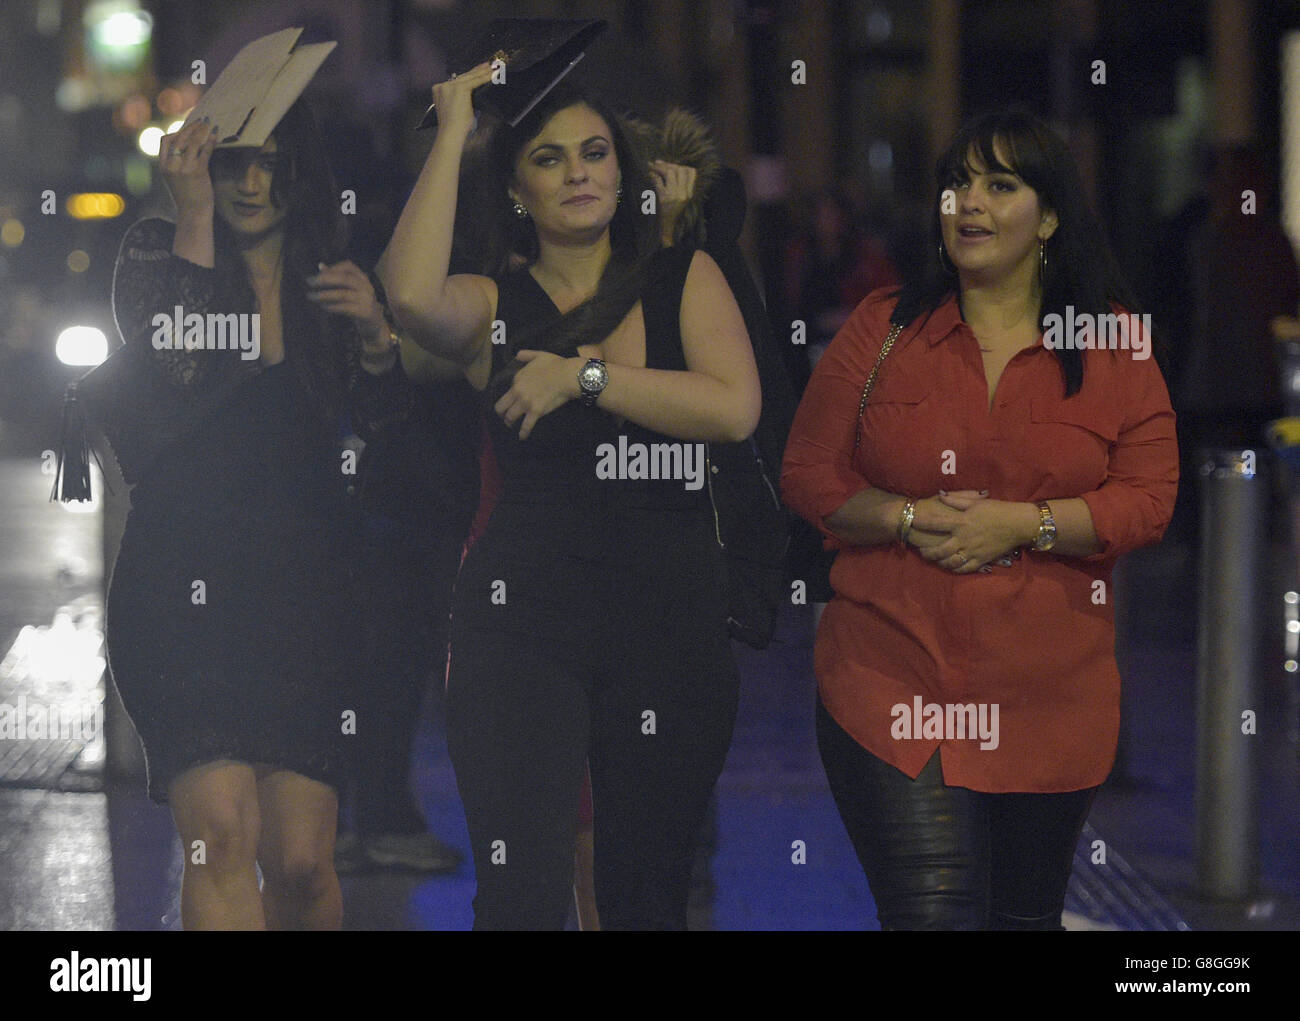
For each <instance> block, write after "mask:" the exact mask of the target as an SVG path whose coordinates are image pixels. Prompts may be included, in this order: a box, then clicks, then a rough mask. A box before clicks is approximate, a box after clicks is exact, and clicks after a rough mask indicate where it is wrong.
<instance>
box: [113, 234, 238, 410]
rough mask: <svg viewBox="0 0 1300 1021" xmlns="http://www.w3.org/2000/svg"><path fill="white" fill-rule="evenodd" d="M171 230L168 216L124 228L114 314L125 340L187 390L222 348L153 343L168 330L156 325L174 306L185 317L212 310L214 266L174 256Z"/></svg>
mask: <svg viewBox="0 0 1300 1021" xmlns="http://www.w3.org/2000/svg"><path fill="white" fill-rule="evenodd" d="M175 229H176V228H175V226H174V225H173V224H171V223H168V222H167V221H166V220H161V219H147V220H141V221H139V222H138V223H136V224H133V225H132V226H131V228H130V229H129V230H127V232H126V236H125V237H124V238H123V239H122V247H121V249H120V250H119V252H118V256H117V264H116V266H115V267H114V269H113V318H114V320H115V321H116V323H117V329H118V332H119V333H120V334H121V335H122V342H123V343H124V344H133V345H137V346H140V347H143V348H144V349H146V350H148V351H149V352H150V353H151V354H152V355H153V356H154V358H155V359H156V361H157V363H158V365H159V366H160V367H161V368H162V370H163V372H164V374H165V375H166V377H167V379H168V380H170V381H171V382H172V383H173V384H174V385H175V386H178V387H186V388H190V387H195V386H198V385H201V384H202V383H203V382H204V381H205V380H206V379H207V377H208V375H209V374H210V372H211V370H212V367H213V365H214V364H215V362H216V361H217V360H218V359H217V358H214V357H213V355H214V354H215V355H221V354H225V352H211V351H203V350H193V351H186V350H184V349H181V350H173V349H171V348H170V346H168V347H160V346H159V345H155V344H154V342H153V338H154V336H155V335H157V334H159V333H160V331H164V330H165V332H166V335H168V336H170V334H171V331H170V330H169V329H166V328H165V327H164V326H161V325H158V324H156V323H155V319H156V317H158V316H159V315H166V316H167V317H168V322H170V321H171V319H172V318H173V317H174V316H175V311H176V308H177V306H179V307H180V308H181V309H183V314H184V315H187V316H188V315H190V314H191V313H198V314H200V315H206V314H207V313H208V312H210V311H213V307H212V306H213V300H214V295H215V291H216V276H215V270H212V269H210V268H207V267H204V266H198V265H195V264H194V263H192V262H189V261H188V260H186V259H182V258H181V257H180V256H177V255H173V254H172V238H173V235H174V233H175Z"/></svg>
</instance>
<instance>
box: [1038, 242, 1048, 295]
mask: <svg viewBox="0 0 1300 1021" xmlns="http://www.w3.org/2000/svg"><path fill="white" fill-rule="evenodd" d="M1038 286H1039V287H1046V286H1047V242H1046V241H1045V240H1044V239H1043V238H1039V239H1038Z"/></svg>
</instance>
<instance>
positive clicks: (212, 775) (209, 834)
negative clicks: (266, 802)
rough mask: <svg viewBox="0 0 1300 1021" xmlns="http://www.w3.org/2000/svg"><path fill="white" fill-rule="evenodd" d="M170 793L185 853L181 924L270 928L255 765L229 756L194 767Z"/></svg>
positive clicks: (187, 927)
mask: <svg viewBox="0 0 1300 1021" xmlns="http://www.w3.org/2000/svg"><path fill="white" fill-rule="evenodd" d="M168 797H169V798H170V800H171V807H172V818H173V819H175V821H176V830H177V832H178V833H179V834H180V839H181V851H182V853H183V855H184V858H185V872H184V874H183V876H182V879H181V925H182V927H183V928H185V929H265V928H266V916H265V915H264V914H263V911H262V897H261V895H260V893H259V892H258V889H257V867H256V857H257V842H258V829H259V825H260V820H259V815H258V808H257V779H256V777H255V776H254V773H253V768H252V766H250V765H247V764H246V763H242V762H233V761H231V760H229V759H222V760H219V761H217V762H207V763H204V764H202V765H199V766H195V767H194V768H193V769H188V770H186V771H185V772H184V773H182V774H181V775H180V776H178V777H177V778H176V779H175V780H173V781H172V784H171V787H170V789H169V790H168Z"/></svg>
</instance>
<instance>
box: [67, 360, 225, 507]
mask: <svg viewBox="0 0 1300 1021" xmlns="http://www.w3.org/2000/svg"><path fill="white" fill-rule="evenodd" d="M223 368H226V369H227V370H228V371H225V372H223V373H221V374H220V375H219V376H218V377H217V378H215V379H210V380H208V381H206V384H204V385H201V386H199V387H196V388H193V389H189V388H180V387H177V386H175V385H173V384H172V383H171V382H169V381H168V380H167V378H166V376H165V375H164V374H163V372H162V369H161V368H160V366H159V365H158V364H157V363H156V362H155V361H154V359H153V358H152V356H151V355H150V354H149V352H148V351H147V350H144V349H143V348H140V347H137V346H135V345H132V344H126V345H123V346H122V347H119V348H118V349H117V350H116V351H114V352H113V353H112V354H111V355H109V356H108V358H106V359H105V360H104V361H103V363H102V364H100V365H98V366H96V367H95V368H93V369H91V370H90V371H89V372H87V373H86V374H85V375H84V376H82V377H81V378H80V379H79V380H77V381H76V382H75V383H72V384H71V385H69V387H68V389H67V392H66V394H65V395H64V400H63V428H62V432H61V435H60V437H59V446H58V462H57V467H56V470H55V475H54V491H53V492H52V493H51V494H50V499H51V500H54V499H58V500H62V501H64V502H68V501H72V500H89V499H90V498H91V493H90V456H91V454H92V453H93V450H92V448H91V446H90V441H89V436H88V431H89V427H95V428H98V429H99V430H100V432H102V433H103V435H104V438H105V439H106V440H107V441H108V445H109V447H110V448H111V449H112V451H113V456H114V458H116V460H117V464H118V467H119V468H120V469H121V470H122V478H123V479H124V480H125V481H126V483H127V485H135V484H136V483H137V482H139V481H140V480H141V479H142V478H144V477H145V476H146V475H147V474H148V473H149V471H150V469H152V468H153V466H154V463H155V462H156V461H157V460H158V457H159V455H160V454H162V453H163V452H164V451H166V450H168V449H169V448H171V447H173V446H175V445H176V444H178V443H180V442H181V441H183V440H184V439H185V438H186V437H188V436H190V435H191V434H192V433H193V432H194V430H195V429H197V428H198V426H199V425H200V424H201V423H202V422H203V420H204V419H206V418H207V417H208V416H209V415H211V414H212V412H213V411H215V410H216V409H217V408H219V407H220V406H221V405H222V404H223V403H224V402H225V401H226V400H227V399H228V398H229V397H230V395H231V394H232V393H233V392H234V390H235V388H236V387H238V386H239V384H240V382H241V380H242V378H243V373H240V372H238V371H236V367H235V366H225V367H223Z"/></svg>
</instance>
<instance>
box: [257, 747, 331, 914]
mask: <svg viewBox="0 0 1300 1021" xmlns="http://www.w3.org/2000/svg"><path fill="white" fill-rule="evenodd" d="M257 797H258V805H259V807H260V810H261V814H262V831H261V840H260V841H259V843H258V847H257V860H258V863H259V864H260V865H261V866H262V880H263V885H262V904H263V905H264V908H265V911H266V924H267V927H268V928H271V929H341V928H342V927H343V892H342V890H341V889H340V887H339V877H338V876H337V875H336V874H335V872H334V837H335V834H336V829H337V824H338V795H337V794H336V793H335V791H334V788H333V787H331V786H329V784H325V783H321V782H320V781H319V780H312V779H309V778H308V777H305V776H303V775H302V774H301V773H294V772H292V771H291V770H287V769H281V768H278V767H273V766H259V767H258V770H257Z"/></svg>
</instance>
